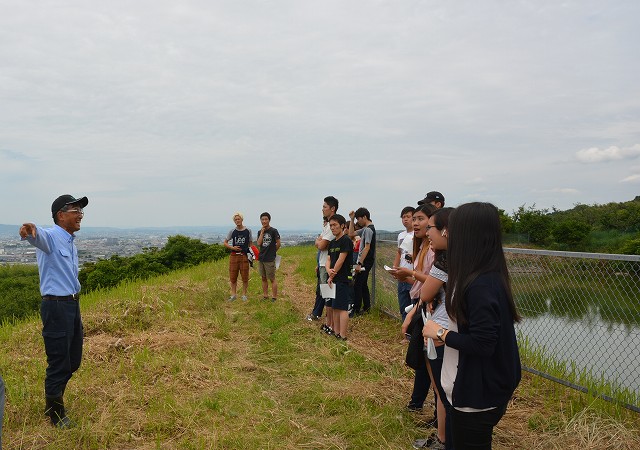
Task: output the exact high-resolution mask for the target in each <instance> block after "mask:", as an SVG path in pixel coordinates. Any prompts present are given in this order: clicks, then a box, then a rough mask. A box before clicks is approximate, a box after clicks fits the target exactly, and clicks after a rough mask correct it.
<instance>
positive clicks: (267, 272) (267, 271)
mask: <svg viewBox="0 0 640 450" xmlns="http://www.w3.org/2000/svg"><path fill="white" fill-rule="evenodd" d="M258 272H259V273H260V276H261V277H262V278H266V279H267V280H271V281H273V280H275V279H276V262H275V261H267V262H262V261H258Z"/></svg>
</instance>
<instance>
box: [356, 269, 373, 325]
mask: <svg viewBox="0 0 640 450" xmlns="http://www.w3.org/2000/svg"><path fill="white" fill-rule="evenodd" d="M372 267H373V264H371V265H369V264H365V266H364V269H365V270H361V271H360V272H358V273H357V274H356V277H355V279H354V280H353V312H354V313H359V312H360V311H369V309H371V294H369V284H368V281H369V272H371V268H372Z"/></svg>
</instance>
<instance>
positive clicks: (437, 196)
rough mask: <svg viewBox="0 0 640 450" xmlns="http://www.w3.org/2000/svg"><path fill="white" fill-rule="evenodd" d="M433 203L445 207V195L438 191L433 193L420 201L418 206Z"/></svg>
mask: <svg viewBox="0 0 640 450" xmlns="http://www.w3.org/2000/svg"><path fill="white" fill-rule="evenodd" d="M431 202H440V203H442V204H443V205H444V195H442V194H441V193H440V192H438V191H431V192H429V193H428V194H427V195H425V196H424V198H423V199H422V200H420V201H418V205H424V204H425V203H431Z"/></svg>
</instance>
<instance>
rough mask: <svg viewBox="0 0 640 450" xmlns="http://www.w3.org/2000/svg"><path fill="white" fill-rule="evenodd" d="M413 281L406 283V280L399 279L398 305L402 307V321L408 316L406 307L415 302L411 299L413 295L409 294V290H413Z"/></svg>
mask: <svg viewBox="0 0 640 450" xmlns="http://www.w3.org/2000/svg"><path fill="white" fill-rule="evenodd" d="M411 286H412V284H411V283H406V282H404V281H398V307H399V308H400V315H401V316H402V321H403V322H404V319H405V318H406V317H407V313H406V312H405V311H404V310H405V308H406V307H407V306H409V305H411V304H412V303H413V302H412V301H411V296H409V291H410V290H411Z"/></svg>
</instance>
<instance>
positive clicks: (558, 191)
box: [534, 188, 580, 195]
mask: <svg viewBox="0 0 640 450" xmlns="http://www.w3.org/2000/svg"><path fill="white" fill-rule="evenodd" d="M534 192H540V193H551V194H567V195H574V194H579V193H580V191H579V190H578V189H574V188H553V189H534Z"/></svg>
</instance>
